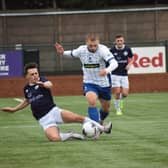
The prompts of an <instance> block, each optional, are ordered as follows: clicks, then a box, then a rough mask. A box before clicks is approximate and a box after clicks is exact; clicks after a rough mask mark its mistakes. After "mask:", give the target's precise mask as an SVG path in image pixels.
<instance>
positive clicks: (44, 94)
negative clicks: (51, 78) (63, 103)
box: [24, 77, 56, 120]
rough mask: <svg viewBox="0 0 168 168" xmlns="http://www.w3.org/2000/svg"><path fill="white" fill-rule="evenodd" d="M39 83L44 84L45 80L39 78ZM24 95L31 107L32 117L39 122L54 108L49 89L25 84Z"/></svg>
mask: <svg viewBox="0 0 168 168" xmlns="http://www.w3.org/2000/svg"><path fill="white" fill-rule="evenodd" d="M40 81H42V82H46V81H48V80H47V79H45V78H43V77H40ZM24 95H25V98H26V99H27V101H28V102H29V103H30V105H31V110H32V113H33V116H34V117H35V118H36V119H37V120H39V119H40V118H41V117H43V116H44V115H45V114H47V113H48V112H49V111H50V110H51V109H52V108H53V107H54V106H56V105H55V104H54V101H53V97H52V94H51V91H50V89H47V88H44V87H41V86H39V85H36V84H33V85H30V84H27V85H26V86H25V87H24Z"/></svg>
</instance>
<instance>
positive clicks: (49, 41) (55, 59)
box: [0, 0, 168, 77]
mask: <svg viewBox="0 0 168 168" xmlns="http://www.w3.org/2000/svg"><path fill="white" fill-rule="evenodd" d="M167 30H168V1H165V0H127V1H125V0H110V1H109V0H101V1H100V0H91V1H89V0H85V1H83V0H71V1H69V0H61V1H60V0H15V1H11V0H0V51H1V53H2V54H3V53H4V52H9V51H19V50H20V52H21V53H22V59H23V60H22V61H23V64H25V63H27V62H30V61H36V62H37V63H39V65H40V71H41V73H42V74H44V75H62V74H80V73H81V65H80V62H79V60H75V61H74V60H70V59H67V58H63V57H61V58H60V57H59V56H57V55H56V52H55V49H54V43H55V42H59V43H61V44H63V46H64V47H65V49H72V48H75V47H77V46H79V45H80V44H83V43H84V39H85V36H86V34H87V33H96V34H98V35H99V36H100V39H101V43H104V44H106V45H107V46H108V47H111V45H112V44H113V42H114V37H115V35H116V34H123V35H124V37H125V40H126V42H127V43H128V44H129V45H130V46H131V47H140V46H152V47H154V46H164V47H165V50H166V55H167V45H168V42H167V40H168V33H167ZM0 60H1V62H2V61H3V59H0ZM165 62H166V60H165ZM1 69H2V70H3V67H1V68H0V70H1ZM4 69H5V68H4ZM0 77H3V75H0Z"/></svg>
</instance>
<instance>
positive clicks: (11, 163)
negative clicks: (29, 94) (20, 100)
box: [0, 93, 168, 168]
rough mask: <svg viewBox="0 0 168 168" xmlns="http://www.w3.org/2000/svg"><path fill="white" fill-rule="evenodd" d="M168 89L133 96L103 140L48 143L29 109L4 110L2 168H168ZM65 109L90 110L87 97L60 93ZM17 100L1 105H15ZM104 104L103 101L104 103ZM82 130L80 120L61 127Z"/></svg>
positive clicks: (0, 131)
mask: <svg viewBox="0 0 168 168" xmlns="http://www.w3.org/2000/svg"><path fill="white" fill-rule="evenodd" d="M167 100H168V93H155V94H130V95H129V97H128V98H127V99H126V100H125V104H124V105H125V106H124V109H125V111H124V115H123V116H116V115H115V113H114V106H113V103H111V105H112V107H111V114H110V116H109V117H108V119H107V120H106V121H109V120H112V121H113V132H112V134H111V135H107V134H103V135H102V136H101V137H100V139H99V140H97V141H93V140H85V141H66V142H59V143H54V142H48V141H47V139H46V137H45V136H44V133H43V131H42V129H41V128H40V126H39V125H38V123H37V122H36V121H35V120H34V118H33V117H32V115H31V112H30V109H29V108H26V109H24V110H22V111H20V112H17V113H15V114H8V113H3V112H1V113H0V168H79V167H80V168H167V167H168V133H167V129H168V101H167ZM55 101H56V103H57V105H58V106H59V107H62V108H65V109H69V110H72V111H75V112H77V113H79V114H83V115H86V114H87V103H86V101H85V98H84V97H83V96H67V97H55ZM16 104H17V102H16V101H15V100H13V99H12V98H9V99H0V107H3V106H9V105H10V106H15V105H16ZM98 106H99V104H98ZM60 127H61V129H62V131H64V132H65V131H68V130H76V131H77V132H80V131H81V125H79V124H70V125H68V124H66V125H61V126H60Z"/></svg>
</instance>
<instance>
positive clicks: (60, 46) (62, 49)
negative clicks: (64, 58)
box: [55, 43, 64, 55]
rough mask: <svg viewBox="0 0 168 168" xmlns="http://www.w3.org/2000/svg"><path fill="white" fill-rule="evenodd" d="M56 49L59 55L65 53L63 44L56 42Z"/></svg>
mask: <svg viewBox="0 0 168 168" xmlns="http://www.w3.org/2000/svg"><path fill="white" fill-rule="evenodd" d="M55 49H56V51H57V53H58V54H59V55H63V53H64V48H63V46H62V45H61V44H58V43H55Z"/></svg>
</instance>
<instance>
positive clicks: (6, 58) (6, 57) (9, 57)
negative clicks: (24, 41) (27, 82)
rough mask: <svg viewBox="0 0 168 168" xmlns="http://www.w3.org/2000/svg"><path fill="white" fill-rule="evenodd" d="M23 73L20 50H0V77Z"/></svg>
mask: <svg viewBox="0 0 168 168" xmlns="http://www.w3.org/2000/svg"><path fill="white" fill-rule="evenodd" d="M22 75H23V59H22V51H5V52H0V78H4V77H21V76H22Z"/></svg>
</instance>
